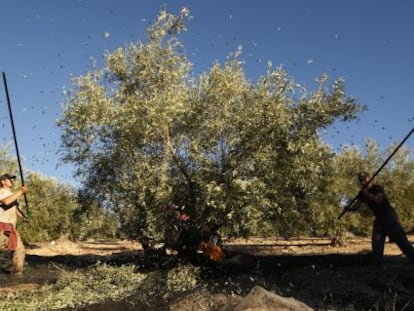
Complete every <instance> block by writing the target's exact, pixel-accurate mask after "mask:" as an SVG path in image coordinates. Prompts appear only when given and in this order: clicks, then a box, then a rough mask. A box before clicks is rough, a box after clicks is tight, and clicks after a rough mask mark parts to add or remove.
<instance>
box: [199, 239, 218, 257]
mask: <svg viewBox="0 0 414 311" xmlns="http://www.w3.org/2000/svg"><path fill="white" fill-rule="evenodd" d="M200 250H201V251H202V252H203V254H204V255H205V256H207V257H208V258H209V259H210V260H213V261H219V260H221V259H222V258H223V251H222V250H221V248H220V247H218V246H217V245H214V244H212V243H209V242H201V243H200Z"/></svg>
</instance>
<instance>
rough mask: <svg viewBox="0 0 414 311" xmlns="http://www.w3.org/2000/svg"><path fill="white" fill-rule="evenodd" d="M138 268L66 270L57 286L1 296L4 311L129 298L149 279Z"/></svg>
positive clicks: (41, 308)
mask: <svg viewBox="0 0 414 311" xmlns="http://www.w3.org/2000/svg"><path fill="white" fill-rule="evenodd" d="M135 269H136V268H135V267H134V266H122V267H111V266H107V265H102V264H99V265H96V266H95V267H93V268H91V269H89V270H87V271H81V270H79V271H73V272H69V271H62V274H61V277H60V278H59V280H58V281H57V282H56V284H51V285H44V286H42V287H40V288H39V289H35V290H30V291H20V292H15V293H6V292H3V293H1V294H0V298H1V299H0V309H1V310H4V311H7V310H21V311H24V310H60V309H62V308H74V307H80V306H85V305H88V304H93V303H97V302H100V301H104V300H107V299H112V300H117V299H121V298H123V297H126V296H128V295H129V294H131V293H132V292H133V290H134V289H135V288H137V287H138V286H139V285H140V284H141V282H143V280H144V279H145V275H143V274H140V273H136V271H135Z"/></svg>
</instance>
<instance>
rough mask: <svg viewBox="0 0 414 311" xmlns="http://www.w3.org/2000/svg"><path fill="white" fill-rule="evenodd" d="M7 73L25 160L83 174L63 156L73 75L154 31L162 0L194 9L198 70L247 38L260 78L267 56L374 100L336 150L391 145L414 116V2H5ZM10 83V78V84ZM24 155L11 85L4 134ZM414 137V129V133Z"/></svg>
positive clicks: (331, 139) (1, 33)
mask: <svg viewBox="0 0 414 311" xmlns="http://www.w3.org/2000/svg"><path fill="white" fill-rule="evenodd" d="M0 3H1V10H0V39H1V44H0V71H4V72H6V75H7V81H8V87H9V93H10V97H11V102H12V108H13V115H14V122H15V128H16V132H17V138H18V142H19V151H20V155H21V160H22V164H23V166H24V168H25V169H28V170H32V171H36V172H40V173H41V174H43V175H46V176H50V177H56V178H57V179H58V180H62V181H68V182H72V167H71V166H70V165H63V164H61V163H60V160H59V155H58V154H56V153H57V150H58V148H59V145H60V133H59V130H58V128H57V127H56V126H55V121H56V119H57V118H59V116H60V113H61V107H62V102H63V98H64V97H63V96H64V95H63V94H64V91H65V90H66V89H67V88H69V87H70V82H69V80H70V77H71V76H72V75H74V76H79V75H81V74H83V73H85V72H87V71H88V70H90V69H91V68H92V59H95V60H96V61H97V63H98V66H102V65H103V58H102V56H103V54H104V53H105V51H109V52H112V51H113V50H114V49H116V48H117V47H120V46H125V45H127V44H129V43H130V42H137V41H144V40H145V29H146V28H147V27H148V26H149V25H150V22H151V21H153V20H154V19H155V17H156V15H157V13H158V12H159V10H160V8H161V6H162V4H166V5H167V9H168V11H170V12H172V13H178V12H179V11H180V9H181V8H182V7H183V6H185V7H188V8H189V9H190V13H191V15H192V16H193V19H192V20H191V21H190V22H189V23H188V31H187V32H186V33H184V34H183V35H182V36H181V37H180V39H181V40H182V41H183V43H184V46H185V48H186V51H187V55H188V57H189V59H190V60H191V61H192V62H193V63H194V72H195V73H196V74H197V75H198V74H199V73H200V72H203V71H205V70H207V69H208V68H210V67H211V65H212V63H213V62H214V61H216V60H218V61H221V62H222V61H223V60H224V59H225V58H226V56H227V55H228V54H229V53H231V52H233V51H235V50H236V49H237V47H238V46H239V45H241V46H242V47H243V55H242V59H243V60H244V61H245V62H246V64H245V70H246V73H247V75H248V77H249V78H250V79H251V80H252V81H253V80H255V79H256V78H257V77H259V76H261V75H263V74H264V73H265V69H266V64H267V61H271V62H272V63H273V65H275V66H278V65H282V66H283V67H284V69H285V70H286V71H287V72H288V74H289V75H290V76H291V77H293V78H294V79H295V80H296V81H297V82H298V83H300V84H303V85H305V86H306V87H307V88H310V89H312V88H313V87H315V86H316V84H315V83H314V80H315V79H316V78H318V77H320V76H321V75H322V74H323V73H327V74H328V76H329V78H330V81H333V80H335V79H337V78H339V77H342V78H344V79H345V85H346V91H347V93H348V95H351V96H354V97H356V98H357V99H358V101H359V102H360V103H363V104H366V105H367V106H368V109H369V110H368V111H366V112H365V113H363V114H361V116H360V120H359V121H358V122H353V123H349V124H347V126H342V125H338V126H337V127H335V128H331V129H330V130H329V131H328V132H327V133H326V134H324V138H325V139H326V141H327V142H328V143H330V144H332V146H333V148H334V149H335V150H340V149H339V148H341V146H342V145H344V144H348V145H352V144H356V145H358V146H363V144H364V141H365V140H366V139H367V138H368V137H370V138H372V139H374V140H376V141H377V142H378V143H379V144H380V146H381V147H382V148H385V147H386V146H388V145H389V144H391V143H393V142H396V141H400V140H401V139H402V138H403V137H404V136H405V135H406V134H407V133H408V132H409V131H410V130H411V128H412V127H413V126H414V124H413V122H412V121H411V118H413V117H414V108H413V107H414V105H413V98H412V96H411V91H412V89H413V86H414V74H413V72H414V60H413V58H414V35H413V33H412V31H413V29H414V19H413V18H412V16H413V15H414V2H412V1H409V0H405V1H402V0H401V1H391V0H390V1H386V0H364V1H361V0H347V1H343V0H314V1H311V0H289V1H287V0H285V1H281V0H255V1H250V0H208V1H207V0H206V1H202V0H198V1H196V0H192V1H181V0H176V1H157V0H117V1H114V0H113V1H109V0H60V1H57V0H32V1H27V0H26V1H24V0H8V1H5V0H0ZM1 85H2V86H3V83H1ZM8 143H9V144H10V146H11V147H10V151H11V153H12V154H15V151H14V145H13V136H12V132H11V128H10V121H9V118H8V112H7V105H6V97H5V95H4V89H3V87H1V89H0V144H1V145H5V144H8ZM407 146H408V147H410V148H412V147H414V137H413V138H411V139H409V140H408V141H407Z"/></svg>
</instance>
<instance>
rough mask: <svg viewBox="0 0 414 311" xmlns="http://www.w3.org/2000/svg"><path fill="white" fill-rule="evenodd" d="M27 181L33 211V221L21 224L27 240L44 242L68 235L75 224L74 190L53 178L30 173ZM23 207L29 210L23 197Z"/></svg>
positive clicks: (28, 198)
mask: <svg viewBox="0 0 414 311" xmlns="http://www.w3.org/2000/svg"><path fill="white" fill-rule="evenodd" d="M25 182H26V184H27V188H28V189H29V190H28V192H27V200H28V205H29V210H30V214H31V218H30V224H22V223H21V224H19V227H18V229H19V231H20V234H21V236H22V239H23V240H24V241H25V242H44V241H51V240H55V239H57V238H59V237H60V236H61V235H64V234H68V233H69V232H70V228H71V227H72V225H73V223H72V214H73V211H74V209H75V208H76V201H75V195H74V189H72V188H71V187H70V186H68V185H65V184H62V183H59V182H57V181H56V180H54V179H52V178H47V177H43V176H40V175H38V174H36V173H30V174H29V175H28V176H27V177H26V178H25ZM19 201H20V206H21V208H22V210H23V211H26V207H25V204H24V200H23V198H22V199H21V200H19Z"/></svg>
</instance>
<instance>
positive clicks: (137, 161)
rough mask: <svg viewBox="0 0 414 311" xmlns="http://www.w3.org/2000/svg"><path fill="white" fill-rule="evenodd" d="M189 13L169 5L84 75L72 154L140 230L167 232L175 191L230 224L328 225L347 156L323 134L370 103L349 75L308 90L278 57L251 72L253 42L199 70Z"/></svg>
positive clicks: (134, 233)
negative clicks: (333, 189) (184, 38)
mask: <svg viewBox="0 0 414 311" xmlns="http://www.w3.org/2000/svg"><path fill="white" fill-rule="evenodd" d="M188 18H189V12H188V10H187V9H185V8H184V9H182V11H181V12H180V13H179V14H178V15H174V14H171V13H169V12H167V11H166V10H164V9H162V10H161V12H160V13H159V15H158V17H157V19H156V21H155V22H154V23H153V25H152V26H151V27H150V28H149V29H148V30H147V35H148V36H147V38H146V40H145V41H144V42H137V43H131V44H130V45H129V46H126V47H120V48H118V49H116V50H115V51H114V52H113V53H109V52H108V53H107V54H106V58H105V60H106V61H105V66H104V68H100V69H99V68H96V67H95V68H93V69H92V70H91V71H88V72H86V73H85V74H84V75H82V76H79V77H74V78H73V79H72V82H73V87H72V89H71V90H70V91H69V92H68V95H67V97H66V102H65V109H64V111H63V116H62V118H61V119H60V120H59V122H58V125H59V126H60V128H61V130H62V136H61V137H62V148H61V150H62V158H63V160H64V161H67V162H72V163H74V164H75V165H76V166H77V175H78V176H79V177H80V178H81V180H82V185H83V191H85V192H88V193H89V194H88V195H89V196H90V197H93V198H95V200H96V201H97V202H99V204H100V205H101V206H102V207H104V208H106V209H111V210H113V211H115V212H117V213H118V215H119V217H120V221H121V228H122V230H123V231H124V232H125V233H126V234H127V235H128V236H130V237H140V236H143V235H150V236H158V235H159V234H160V233H161V232H162V230H160V228H162V226H163V225H164V223H163V219H164V218H163V217H162V215H163V207H164V206H165V205H166V204H167V203H168V202H171V201H172V202H174V203H175V204H177V205H178V206H180V207H183V208H184V209H185V210H186V211H187V212H188V213H189V214H190V215H191V216H192V219H193V221H194V222H196V223H197V224H198V225H199V226H202V225H205V224H214V225H217V226H221V227H222V230H223V231H224V232H226V233H227V234H229V235H235V236H241V235H247V234H252V233H253V234H281V235H286V236H287V235H291V234H297V233H317V232H320V230H321V229H320V228H321V227H323V226H321V222H323V221H325V222H327V219H332V217H331V216H332V215H331V216H329V217H330V218H329V217H328V216H326V218H325V220H323V219H324V218H323V217H322V218H321V217H320V213H319V212H320V211H318V208H320V207H318V204H325V203H326V204H327V202H328V201H329V202H332V199H333V197H332V196H331V197H329V196H326V195H325V196H324V194H326V191H327V189H328V188H329V181H332V180H333V179H334V177H333V176H332V168H333V167H334V162H335V161H339V160H338V159H335V154H334V153H333V152H332V150H331V148H330V147H329V146H328V145H327V144H326V143H325V142H324V141H323V140H322V139H321V137H320V135H319V133H320V131H321V130H323V129H326V128H328V127H329V126H330V125H332V124H333V123H334V122H337V121H344V122H349V121H352V120H355V119H356V118H357V116H358V113H359V112H361V111H362V110H364V109H365V106H364V105H361V104H359V103H358V102H357V101H356V99H355V98H353V97H351V96H349V95H347V94H346V91H345V85H344V81H343V80H341V79H339V80H336V81H333V82H329V78H328V76H327V75H326V74H322V75H321V77H320V78H319V79H317V80H316V81H315V88H314V89H312V90H308V89H306V88H305V87H303V86H301V85H300V84H299V83H297V82H296V81H295V80H294V79H293V78H292V77H290V76H289V75H288V73H287V72H285V71H284V69H283V68H282V67H277V68H274V67H273V65H272V64H271V62H269V64H268V69H267V71H266V72H265V73H264V74H263V75H262V76H261V77H259V78H258V79H257V80H256V81H250V79H249V78H248V77H247V76H246V73H245V71H244V68H243V64H244V63H243V61H242V60H241V57H242V49H241V48H240V49H238V50H237V51H235V52H234V53H232V54H230V55H229V56H228V57H227V60H226V61H225V62H224V63H223V64H220V63H219V62H216V63H214V64H212V66H211V68H210V69H209V70H208V71H206V72H204V73H202V74H200V75H199V76H195V75H194V74H193V72H192V64H191V63H190V61H189V60H188V58H187V56H186V54H185V49H184V48H183V44H182V43H181V42H180V41H179V35H180V33H181V32H182V31H183V30H186V20H187V19H188ZM331 204H332V203H331Z"/></svg>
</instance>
